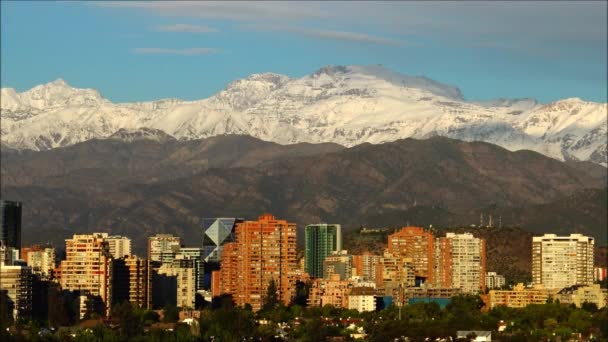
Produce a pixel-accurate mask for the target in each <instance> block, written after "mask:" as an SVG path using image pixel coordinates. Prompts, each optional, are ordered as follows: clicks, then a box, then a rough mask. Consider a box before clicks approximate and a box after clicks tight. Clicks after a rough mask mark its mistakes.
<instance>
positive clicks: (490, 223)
mask: <svg viewBox="0 0 608 342" xmlns="http://www.w3.org/2000/svg"><path fill="white" fill-rule="evenodd" d="M488 228H492V214H490V220H489V221H488Z"/></svg>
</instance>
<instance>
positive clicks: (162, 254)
mask: <svg viewBox="0 0 608 342" xmlns="http://www.w3.org/2000/svg"><path fill="white" fill-rule="evenodd" d="M179 249H180V238H179V236H173V235H171V234H156V235H155V236H152V237H150V238H148V260H149V261H150V262H160V263H172V262H173V259H175V256H176V255H177V254H178V253H179Z"/></svg>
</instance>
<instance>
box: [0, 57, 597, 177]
mask: <svg viewBox="0 0 608 342" xmlns="http://www.w3.org/2000/svg"><path fill="white" fill-rule="evenodd" d="M606 110H607V106H606V104H605V103H593V102H585V101H582V100H580V99H577V98H572V99H565V100H560V101H556V102H553V103H549V104H538V103H537V102H536V101H535V100H533V99H497V100H493V101H486V102H468V101H466V100H465V99H464V98H463V96H462V94H461V92H460V90H459V89H458V88H456V87H453V86H448V85H444V84H441V83H439V82H436V81H433V80H430V79H428V78H425V77H419V76H407V75H402V74H399V73H395V72H392V71H390V70H388V69H386V68H383V67H381V66H328V67H323V68H321V69H319V70H317V71H316V72H314V73H312V74H309V75H306V76H304V77H301V78H289V77H287V76H284V75H278V74H273V73H265V74H254V75H251V76H249V77H247V78H244V79H241V80H236V81H234V82H232V83H230V84H229V85H228V86H227V87H226V89H224V90H222V91H221V92H219V93H217V94H215V95H213V96H211V97H209V98H207V99H202V100H198V101H182V100H178V99H163V100H158V101H153V102H137V103H112V102H110V101H108V100H107V99H104V98H102V97H101V96H100V95H99V93H98V92H97V91H95V90H93V89H76V88H73V87H70V86H69V85H67V84H66V83H65V82H64V81H63V80H57V81H54V82H51V83H48V84H45V85H40V86H37V87H34V88H32V89H31V90H28V91H26V92H22V93H17V92H15V90H14V89H11V88H3V89H2V102H1V117H2V127H1V134H2V143H3V144H5V143H6V144H8V145H11V146H15V147H18V148H21V149H33V150H45V149H50V148H56V147H61V146H67V145H71V144H74V143H78V142H81V141H85V140H88V139H93V138H106V137H110V136H112V135H114V136H113V138H120V139H127V140H128V139H161V140H159V141H164V139H167V137H169V138H170V137H175V138H177V139H197V138H205V137H209V136H214V135H221V134H249V135H252V136H254V137H257V138H261V139H264V140H269V141H274V142H278V143H282V144H287V143H296V142H335V143H339V144H342V145H345V146H353V145H357V144H360V143H363V142H370V143H382V142H387V141H392V140H396V139H400V138H406V137H414V138H427V137H430V136H434V135H443V136H447V137H451V138H457V139H462V140H467V141H472V140H481V141H487V142H490V143H494V144H498V145H500V146H503V147H505V148H507V149H509V150H520V149H530V150H534V151H538V152H540V153H543V154H545V155H548V156H551V157H554V158H557V159H561V160H590V161H593V162H595V163H599V164H602V165H606V164H607V162H606V161H607V152H606V150H607V136H608V135H607V132H606V123H607V122H606V117H607V112H606ZM147 129H149V131H147ZM134 130H135V131H134ZM157 130H161V131H162V132H165V133H166V134H167V136H163V135H162V134H159V133H158V131H157ZM133 132H137V133H133Z"/></svg>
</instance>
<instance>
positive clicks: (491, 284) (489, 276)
mask: <svg viewBox="0 0 608 342" xmlns="http://www.w3.org/2000/svg"><path fill="white" fill-rule="evenodd" d="M505 284H506V281H505V276H503V275H500V274H497V273H496V272H488V273H486V287H487V288H488V289H499V288H501V287H503V286H504V285H505Z"/></svg>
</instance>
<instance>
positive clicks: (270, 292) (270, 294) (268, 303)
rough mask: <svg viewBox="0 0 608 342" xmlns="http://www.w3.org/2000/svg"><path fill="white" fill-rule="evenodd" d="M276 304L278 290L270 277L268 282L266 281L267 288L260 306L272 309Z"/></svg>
mask: <svg viewBox="0 0 608 342" xmlns="http://www.w3.org/2000/svg"><path fill="white" fill-rule="evenodd" d="M277 306H279V291H278V289H277V284H276V282H275V281H274V279H270V283H268V288H267V289H266V295H265V296H264V302H263V306H262V308H263V309H264V310H272V309H274V308H276V307H277Z"/></svg>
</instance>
